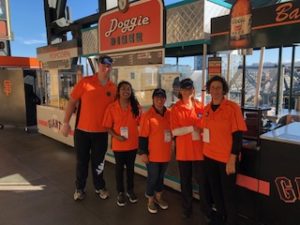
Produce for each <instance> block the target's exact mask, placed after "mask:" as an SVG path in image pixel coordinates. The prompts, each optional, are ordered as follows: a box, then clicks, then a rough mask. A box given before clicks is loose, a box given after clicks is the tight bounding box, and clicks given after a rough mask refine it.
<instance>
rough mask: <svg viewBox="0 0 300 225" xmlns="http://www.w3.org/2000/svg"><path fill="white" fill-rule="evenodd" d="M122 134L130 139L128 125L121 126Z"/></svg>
mask: <svg viewBox="0 0 300 225" xmlns="http://www.w3.org/2000/svg"><path fill="white" fill-rule="evenodd" d="M120 135H121V136H123V137H124V138H126V139H128V127H121V128H120Z"/></svg>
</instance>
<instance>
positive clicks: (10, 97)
mask: <svg viewBox="0 0 300 225" xmlns="http://www.w3.org/2000/svg"><path fill="white" fill-rule="evenodd" d="M40 77H41V64H40V62H39V61H38V60H37V59H35V58H26V57H12V56H0V89H1V91H0V102H1V108H0V124H1V128H3V127H5V126H18V127H23V128H25V130H27V129H28V128H29V127H31V126H34V125H36V105H37V104H40V102H41V100H42V99H41V98H42V94H41V92H42V86H41V83H40V80H39V78H40Z"/></svg>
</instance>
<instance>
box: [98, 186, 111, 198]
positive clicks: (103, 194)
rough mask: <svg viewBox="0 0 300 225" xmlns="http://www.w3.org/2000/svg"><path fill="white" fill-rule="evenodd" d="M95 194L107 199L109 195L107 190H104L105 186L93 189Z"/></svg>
mask: <svg viewBox="0 0 300 225" xmlns="http://www.w3.org/2000/svg"><path fill="white" fill-rule="evenodd" d="M95 192H96V194H97V195H99V197H100V198H101V199H103V200H104V199H107V198H108V197H109V192H108V191H107V190H106V188H102V189H99V190H95Z"/></svg>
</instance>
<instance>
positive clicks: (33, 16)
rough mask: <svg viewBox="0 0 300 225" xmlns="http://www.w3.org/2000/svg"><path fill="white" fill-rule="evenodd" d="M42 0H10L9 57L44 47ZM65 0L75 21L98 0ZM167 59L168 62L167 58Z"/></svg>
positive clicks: (168, 0)
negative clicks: (10, 53)
mask: <svg viewBox="0 0 300 225" xmlns="http://www.w3.org/2000/svg"><path fill="white" fill-rule="evenodd" d="M179 1H181V0H165V1H164V2H165V4H166V5H169V4H173V3H176V2H179ZM43 2H44V1H43V0H30V1H29V0H27V1H23V0H10V13H11V30H12V32H13V41H12V42H11V52H12V55H13V56H24V57H25V56H27V57H36V48H38V47H41V46H46V45H47V41H46V26H45V17H44V5H43ZM88 2H89V3H88V4H87V0H68V1H67V5H68V6H69V7H70V10H71V20H76V19H79V18H82V17H85V16H88V15H91V14H94V13H96V12H97V10H98V0H88ZM290 52H291V51H290V50H289V49H285V50H284V52H283V53H284V57H283V60H284V61H289V60H290V58H291V56H290V55H291V54H290ZM296 53H297V54H296V59H297V61H300V47H298V49H297V52H296ZM247 60H248V61H247V62H248V63H247V64H252V63H258V60H259V52H255V53H254V55H253V56H251V57H248V58H247ZM180 61H181V62H182V63H183V64H190V65H193V60H191V58H186V59H181V60H180ZM265 61H270V62H274V63H277V61H278V50H277V49H273V50H267V51H266V52H265ZM170 62H171V61H170Z"/></svg>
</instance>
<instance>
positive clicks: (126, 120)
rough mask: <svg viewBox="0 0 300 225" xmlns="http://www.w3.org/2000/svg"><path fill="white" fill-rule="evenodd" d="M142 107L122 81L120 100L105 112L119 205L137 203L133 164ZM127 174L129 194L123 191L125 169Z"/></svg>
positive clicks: (118, 95)
mask: <svg viewBox="0 0 300 225" xmlns="http://www.w3.org/2000/svg"><path fill="white" fill-rule="evenodd" d="M140 114H141V112H140V108H139V103H138V101H137V99H136V97H135V95H134V92H133V89H132V86H131V84H130V83H129V82H127V81H121V82H120V83H119V85H118V88H117V99H116V101H115V102H113V103H112V104H110V105H109V106H108V108H107V109H106V112H105V115H104V120H103V126H104V127H106V128H107V129H108V132H109V134H110V135H111V136H112V150H113V152H114V156H115V160H116V167H115V168H116V170H115V173H116V183H117V191H118V197H117V205H118V206H125V205H126V202H127V198H126V196H127V197H128V199H129V201H130V202H131V203H136V202H137V201H138V199H137V197H136V195H135V193H134V162H135V158H136V153H137V148H138V123H139V118H140ZM125 165H126V172H127V192H126V194H125V188H124V176H123V172H124V166H125Z"/></svg>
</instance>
